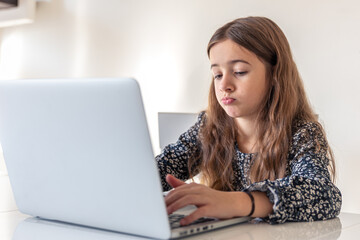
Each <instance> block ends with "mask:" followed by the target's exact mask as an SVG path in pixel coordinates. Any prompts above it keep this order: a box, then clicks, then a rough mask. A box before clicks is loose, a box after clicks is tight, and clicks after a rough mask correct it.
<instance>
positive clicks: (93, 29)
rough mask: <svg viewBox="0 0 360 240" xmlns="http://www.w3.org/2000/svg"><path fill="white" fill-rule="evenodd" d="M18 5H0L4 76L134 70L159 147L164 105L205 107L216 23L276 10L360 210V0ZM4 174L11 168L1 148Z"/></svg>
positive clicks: (0, 74) (57, 0)
mask: <svg viewBox="0 0 360 240" xmlns="http://www.w3.org/2000/svg"><path fill="white" fill-rule="evenodd" d="M18 7H19V8H22V9H21V11H20V12H17V13H9V12H11V11H12V10H9V9H0V26H1V28H0V80H4V79H19V78H64V77H66V78H68V77H74V78H80V77H81V78H83V77H134V78H136V79H137V80H138V81H139V83H140V86H141V90H142V94H143V99H144V104H145V109H146V114H147V118H148V123H149V127H150V133H151V137H152V141H153V145H154V152H155V153H156V154H157V153H159V152H160V147H159V144H158V142H159V134H158V132H159V131H158V113H159V112H186V113H194V112H199V111H201V110H203V109H204V108H205V107H206V104H207V94H208V90H209V84H210V81H211V79H210V76H211V75H210V66H209V62H208V58H207V54H206V46H207V43H208V41H209V39H210V37H211V35H212V34H213V33H214V31H215V30H216V29H217V28H219V27H221V26H222V25H223V24H225V23H226V22H229V21H231V20H233V19H235V18H239V17H246V16H266V17H269V18H271V19H272V20H274V21H275V22H276V23H277V24H278V25H279V26H280V27H281V28H282V30H283V31H284V33H285V35H286V36H287V38H288V40H289V42H290V46H291V48H292V51H293V55H294V58H295V61H296V63H297V66H298V68H299V71H300V73H301V75H302V78H303V80H304V84H305V88H306V90H307V93H308V97H309V99H310V101H311V103H312V105H313V107H314V109H315V111H316V112H317V114H319V118H320V120H321V122H322V123H323V124H324V127H325V129H326V131H327V134H328V139H329V142H330V144H331V147H332V148H333V150H334V153H335V157H336V163H337V170H338V176H337V185H338V187H339V188H340V189H341V191H342V193H343V208H342V211H343V212H353V213H360V188H359V187H357V181H358V178H357V177H356V176H357V175H358V172H359V170H360V161H359V160H360V153H359V151H358V149H359V148H360V139H359V136H360V124H359V123H360V110H359V109H360V94H359V90H360V46H359V43H360V14H359V13H360V2H359V1H356V0H343V1H338V0H317V1H312V0H292V1H288V0H272V1H268V0H222V1H218V0H182V1H175V0H152V1H148V0H42V1H35V0H19V6H18ZM14 19H15V20H17V21H15V20H14ZM0 155H2V154H0ZM0 175H2V176H3V179H6V177H7V176H6V175H7V173H6V167H5V164H4V161H3V159H1V158H0ZM3 182H4V184H2V185H1V184H0V194H1V196H0V198H2V199H5V198H7V197H8V195H9V194H10V193H9V194H7V192H8V191H7V190H5V188H7V187H6V186H8V183H7V182H6V184H5V180H4V181H3ZM1 188H2V189H1ZM4 193H5V195H4ZM6 194H7V195H6ZM10 195H11V194H10ZM8 199H10V200H9V201H12V200H11V196H10V197H8ZM10 205H11V203H10V204H9V203H8V206H10ZM12 206H13V205H12Z"/></svg>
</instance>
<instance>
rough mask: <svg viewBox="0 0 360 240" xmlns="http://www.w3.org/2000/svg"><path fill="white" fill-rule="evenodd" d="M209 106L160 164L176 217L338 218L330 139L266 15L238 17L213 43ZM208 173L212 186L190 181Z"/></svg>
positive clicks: (277, 220)
mask: <svg viewBox="0 0 360 240" xmlns="http://www.w3.org/2000/svg"><path fill="white" fill-rule="evenodd" d="M207 52H208V56H209V59H210V64H211V71H212V74H213V80H212V82H211V86H210V93H209V105H208V108H207V109H206V111H205V112H202V113H200V115H199V117H198V121H197V122H196V124H195V125H194V126H193V127H191V128H190V129H189V130H188V131H187V132H185V133H184V134H182V135H181V136H180V138H179V140H178V141H177V142H176V143H175V144H170V145H168V146H167V147H165V148H164V150H163V152H162V153H161V154H160V155H158V156H157V157H156V160H157V162H158V168H159V171H160V175H161V179H162V186H163V189H164V191H165V190H169V189H171V188H174V189H173V191H171V192H170V193H169V194H168V195H167V197H166V198H165V201H166V205H167V211H168V213H172V212H174V211H176V210H177V209H179V208H181V207H184V206H186V205H190V204H193V205H196V206H197V207H198V208H197V210H195V211H194V212H193V213H192V214H190V215H189V216H187V217H185V218H184V219H182V221H181V224H182V225H187V224H189V223H191V222H193V221H194V220H196V219H198V218H201V217H205V216H206V217H216V218H221V219H226V218H232V217H236V216H252V217H260V218H263V219H264V220H266V221H268V222H270V223H283V222H285V221H314V220H325V219H329V218H333V217H335V216H337V215H338V214H339V212H340V208H341V193H340V191H339V189H338V188H336V186H335V185H334V184H333V183H332V180H333V178H334V176H335V163H334V159H333V156H332V153H331V149H330V147H329V145H328V142H327V140H326V136H325V132H324V130H323V128H322V126H321V124H320V123H319V122H318V120H317V117H316V115H315V114H314V112H313V110H312V109H311V106H310V104H309V102H308V100H307V97H306V94H305V91H304V87H303V83H302V80H301V78H300V75H299V73H298V70H297V67H296V65H295V63H294V60H293V58H292V55H291V50H290V47H289V43H288V41H287V39H286V37H285V35H284V34H283V32H282V31H281V29H280V28H279V27H278V26H277V25H276V24H275V23H274V22H272V21H271V20H269V19H267V18H264V17H248V18H240V19H236V20H234V21H232V22H230V23H228V24H226V25H224V26H223V27H221V28H220V29H218V30H217V31H216V32H215V34H214V35H213V36H212V38H211V39H210V42H209V45H208V48H207ZM198 173H200V178H201V182H202V183H203V184H197V183H190V184H186V183H184V182H183V181H184V180H187V179H189V178H192V177H194V176H195V175H196V174H198Z"/></svg>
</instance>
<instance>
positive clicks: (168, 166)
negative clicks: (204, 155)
mask: <svg viewBox="0 0 360 240" xmlns="http://www.w3.org/2000/svg"><path fill="white" fill-rule="evenodd" d="M204 115H205V112H201V113H200V114H199V116H198V120H197V122H196V123H195V125H193V126H192V127H190V129H189V130H187V131H186V132H185V133H183V134H181V135H180V137H179V139H178V140H177V142H176V143H172V144H169V145H167V146H166V147H165V148H164V149H163V150H162V152H161V154H159V155H158V156H156V157H155V159H156V161H157V166H158V169H159V172H160V178H161V185H162V187H163V190H164V191H168V190H170V189H171V187H170V185H169V184H168V183H167V182H166V180H165V177H166V175H167V174H171V175H173V176H175V177H176V178H179V179H180V180H183V181H185V180H187V179H189V171H188V160H189V159H190V158H191V157H192V156H194V155H195V154H196V153H197V152H198V151H199V141H198V136H199V129H200V127H201V125H202V124H203V121H204Z"/></svg>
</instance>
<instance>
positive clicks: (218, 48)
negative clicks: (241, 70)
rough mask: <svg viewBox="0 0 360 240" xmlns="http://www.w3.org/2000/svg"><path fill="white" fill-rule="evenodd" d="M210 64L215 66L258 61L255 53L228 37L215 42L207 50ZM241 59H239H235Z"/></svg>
mask: <svg viewBox="0 0 360 240" xmlns="http://www.w3.org/2000/svg"><path fill="white" fill-rule="evenodd" d="M209 60H210V62H211V65H212V66H213V65H214V66H217V65H222V64H230V63H234V62H243V63H248V64H250V65H251V64H252V63H255V62H257V61H259V58H258V57H257V55H256V54H255V53H253V52H251V51H249V50H248V49H246V48H245V47H243V46H241V45H239V44H237V43H235V42H234V41H232V40H230V39H226V40H224V41H221V42H218V43H216V44H215V45H214V46H212V48H211V49H210V51H209ZM237 60H241V61H237Z"/></svg>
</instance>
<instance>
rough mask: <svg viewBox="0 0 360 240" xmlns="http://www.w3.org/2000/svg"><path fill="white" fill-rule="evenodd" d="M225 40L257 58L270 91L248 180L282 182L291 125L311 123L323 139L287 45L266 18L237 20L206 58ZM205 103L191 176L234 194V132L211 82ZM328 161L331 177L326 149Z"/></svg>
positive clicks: (219, 35)
mask: <svg viewBox="0 0 360 240" xmlns="http://www.w3.org/2000/svg"><path fill="white" fill-rule="evenodd" d="M226 39H230V40H232V41H233V42H235V43H237V44H239V45H240V46H242V47H244V48H246V49H247V50H249V51H251V52H253V53H254V54H256V55H257V57H258V58H259V59H260V60H261V61H262V62H263V63H264V64H265V66H266V68H267V73H266V75H267V76H266V77H267V79H268V81H269V86H270V87H269V89H268V92H267V95H266V97H265V99H264V101H263V105H262V108H261V110H260V113H259V115H258V117H257V127H256V130H257V136H259V138H258V141H257V147H258V148H257V149H258V152H257V153H256V155H255V156H256V157H254V158H253V160H252V161H253V162H252V165H251V169H250V172H249V176H250V180H251V181H252V182H257V181H262V180H265V179H270V180H275V179H278V178H281V177H284V176H285V172H286V166H287V162H288V159H287V158H288V151H289V147H290V146H289V144H290V143H291V140H292V134H293V127H294V126H293V125H294V122H295V120H304V121H309V122H314V123H316V124H317V125H318V126H319V128H320V129H321V131H322V132H323V134H324V136H325V132H324V130H323V128H322V127H321V124H320V123H319V122H318V121H317V117H316V115H315V114H314V112H313V110H312V108H311V106H310V104H309V101H308V99H307V97H306V94H305V90H304V86H303V82H302V80H301V78H300V75H299V72H298V70H297V67H296V64H295V62H294V60H293V57H292V54H291V50H290V46H289V43H288V41H287V39H286V37H285V35H284V33H283V32H282V31H281V29H280V28H279V27H278V26H277V25H276V24H275V23H274V22H273V21H271V20H270V19H268V18H265V17H247V18H239V19H236V20H234V21H232V22H229V23H227V24H226V25H224V26H223V27H221V28H219V29H218V30H217V31H216V32H215V33H214V35H213V36H212V38H211V39H210V41H209V44H208V48H207V51H208V55H209V53H210V49H211V48H212V47H213V46H214V45H215V44H217V43H219V42H222V41H224V40H226ZM208 101H209V103H208V108H207V110H206V120H205V122H204V124H203V126H202V128H201V130H200V143H201V150H200V153H199V154H198V155H197V156H196V157H194V158H193V159H191V160H190V161H189V170H190V172H191V176H193V175H194V174H195V173H196V172H199V171H201V173H202V180H203V182H205V183H207V184H208V185H209V186H210V187H212V188H214V189H219V190H233V187H232V183H233V180H234V179H233V176H234V172H233V167H232V163H233V161H234V154H235V148H234V143H235V139H236V137H237V134H238V132H237V127H236V124H235V121H234V119H232V118H231V117H229V116H228V115H227V114H226V112H225V111H224V110H223V109H222V107H221V106H220V104H219V103H218V101H217V99H216V95H215V89H214V81H212V83H211V86H210V92H209V100H208ZM328 157H329V159H330V171H331V173H332V176H335V162H334V159H333V155H332V152H331V149H330V147H328ZM199 163H200V164H199ZM197 164H199V165H198V167H197V168H195V167H194V166H195V165H197Z"/></svg>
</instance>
